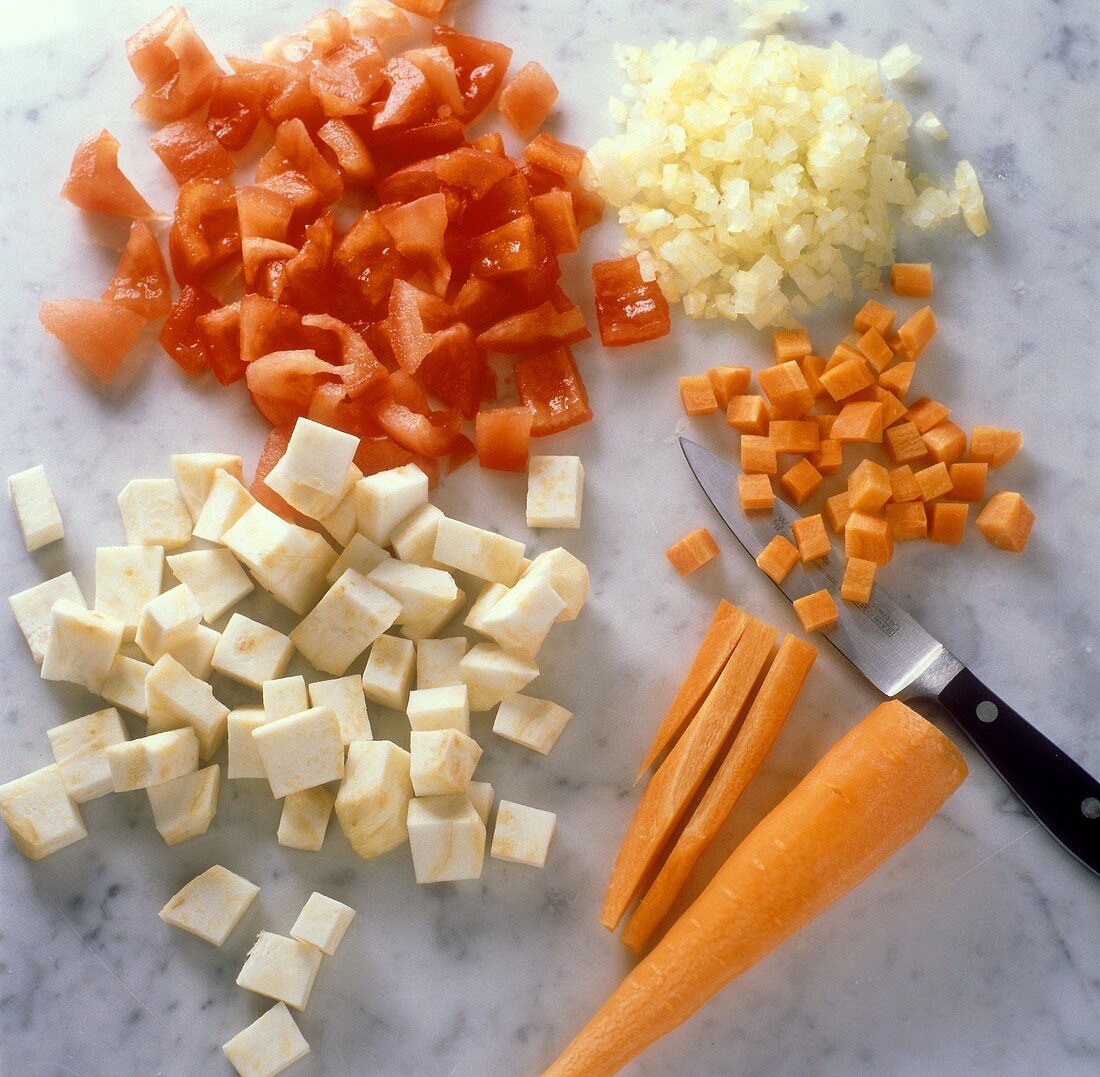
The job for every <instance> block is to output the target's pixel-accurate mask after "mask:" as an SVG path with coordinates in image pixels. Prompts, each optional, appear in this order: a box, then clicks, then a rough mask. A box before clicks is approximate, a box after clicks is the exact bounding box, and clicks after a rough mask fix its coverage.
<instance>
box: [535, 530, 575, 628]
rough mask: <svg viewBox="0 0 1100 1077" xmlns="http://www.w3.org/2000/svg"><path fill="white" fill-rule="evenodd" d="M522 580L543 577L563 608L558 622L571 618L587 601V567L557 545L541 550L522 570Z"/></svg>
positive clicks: (571, 619)
mask: <svg viewBox="0 0 1100 1077" xmlns="http://www.w3.org/2000/svg"><path fill="white" fill-rule="evenodd" d="M523 578H524V579H544V580H545V581H546V582H547V583H548V584H550V586H551V587H553V588H554V590H555V591H557V593H558V594H559V595H560V596H561V599H562V601H563V602H564V603H565V609H564V610H562V612H561V613H560V614H559V615H558V620H559V621H574V620H576V618H577V615H578V614H579V613H580V612H581V610H582V609H583V608H584V604H585V602H587V601H588V583H589V581H588V568H587V566H586V565H585V563H584V562H583V561H581V560H579V559H578V558H576V557H574V556H573V555H572V554H571V553H570V552H569V551H568V550H563V549H562V548H561V547H560V546H559V547H558V548H557V549H554V550H547V551H546V552H545V553H540V554H539V555H538V557H536V558H535V559H534V561H532V562H531V564H530V565H529V566H528V568H527V569H526V570H525V571H524V573H523Z"/></svg>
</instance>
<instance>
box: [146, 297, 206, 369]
mask: <svg viewBox="0 0 1100 1077" xmlns="http://www.w3.org/2000/svg"><path fill="white" fill-rule="evenodd" d="M220 305H221V304H220V303H219V302H218V301H217V300H216V299H215V298H214V297H213V296H212V295H211V294H210V293H209V292H207V291H204V290H203V289H202V288H199V287H198V286H196V285H190V284H185V285H184V286H183V288H181V289H180V294H179V298H178V299H177V300H176V301H175V303H174V304H173V305H172V310H171V312H170V313H169V315H168V317H167V318H166V319H165V321H164V325H162V326H161V329H160V334H159V336H158V337H157V341H158V342H159V343H160V346H161V347H162V348H163V349H164V350H165V351H166V352H167V353H168V354H169V355H170V356H171V357H172V359H173V360H174V361H175V362H176V364H177V365H178V366H179V367H180V368H181V369H182V370H183V372H184V373H185V374H190V375H191V376H192V377H194V376H195V375H196V374H201V373H202V372H203V371H204V370H205V369H206V365H207V344H206V337H205V335H204V334H203V332H202V330H201V329H200V328H199V324H198V322H199V319H200V318H201V317H202V316H203V315H204V314H209V313H210V312H211V311H213V310H217V309H218V307H219V306H220Z"/></svg>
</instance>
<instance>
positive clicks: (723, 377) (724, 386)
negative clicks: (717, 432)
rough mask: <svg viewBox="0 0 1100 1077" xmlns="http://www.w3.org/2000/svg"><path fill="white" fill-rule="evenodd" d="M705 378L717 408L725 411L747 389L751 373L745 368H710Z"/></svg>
mask: <svg viewBox="0 0 1100 1077" xmlns="http://www.w3.org/2000/svg"><path fill="white" fill-rule="evenodd" d="M707 377H708V378H709V379H710V385H711V388H712V389H713V390H714V398H715V400H717V401H718V406H719V407H720V408H721V409H722V410H723V411H725V410H726V408H727V407H729V402H730V401H731V400H732V399H733V398H734V397H735V396H740V395H741V394H742V393H744V391H745V390H746V389H747V388H748V387H749V382H750V381H751V380H752V371H751V370H749V368H748V367H747V366H712V367H711V368H710V370H708V371H707Z"/></svg>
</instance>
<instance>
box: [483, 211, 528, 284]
mask: <svg viewBox="0 0 1100 1077" xmlns="http://www.w3.org/2000/svg"><path fill="white" fill-rule="evenodd" d="M470 254H471V257H472V261H471V263H470V271H471V272H472V273H476V274H477V275H478V276H479V277H489V278H490V279H491V278H494V277H507V276H510V275H511V274H513V273H522V272H523V271H524V270H527V269H534V268H535V264H536V260H537V256H538V252H537V250H536V248H535V222H534V220H533V219H532V218H531V217H530V216H528V215H527V214H524V215H523V216H522V217H516V218H514V219H513V220H510V221H508V223H507V224H502V225H501V226H500V227H499V228H494V229H493V230H492V231H491V232H485V233H484V234H483V235H480V236H475V237H474V239H473V240H471V242H470Z"/></svg>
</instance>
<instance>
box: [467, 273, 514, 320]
mask: <svg viewBox="0 0 1100 1077" xmlns="http://www.w3.org/2000/svg"><path fill="white" fill-rule="evenodd" d="M515 309H516V300H515V296H514V295H513V294H512V292H511V291H509V290H508V288H507V287H505V286H504V285H503V284H501V283H498V282H497V281H491V280H485V279H483V278H482V277H469V278H467V280H466V282H465V283H464V284H463V285H462V287H461V288H459V290H458V291H457V292H455V294H454V296H453V298H452V299H451V310H452V312H453V313H454V316H455V318H456V319H457V320H458V321H460V322H464V323H465V324H466V325H468V326H469V327H470V328H471V329H472V330H473V331H474V332H475V333H481V332H483V331H484V330H486V329H488V328H489V326H491V325H495V324H496V323H497V322H499V321H501V320H502V319H503V318H505V317H507V315H509V314H512V313H514V312H515Z"/></svg>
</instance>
